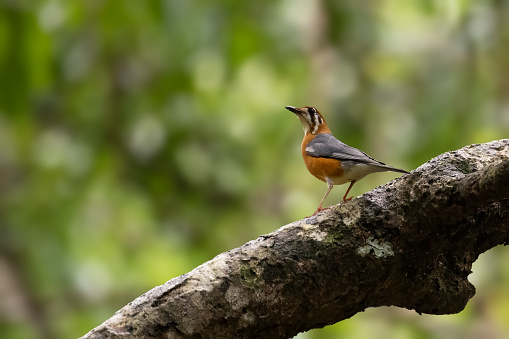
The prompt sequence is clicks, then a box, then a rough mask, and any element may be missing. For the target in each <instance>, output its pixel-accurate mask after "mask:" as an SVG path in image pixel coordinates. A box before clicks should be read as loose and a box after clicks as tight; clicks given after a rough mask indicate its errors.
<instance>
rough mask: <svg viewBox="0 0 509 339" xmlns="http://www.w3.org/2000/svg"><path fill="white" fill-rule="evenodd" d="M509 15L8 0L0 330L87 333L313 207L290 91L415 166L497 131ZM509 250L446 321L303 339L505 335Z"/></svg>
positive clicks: (470, 7)
mask: <svg viewBox="0 0 509 339" xmlns="http://www.w3.org/2000/svg"><path fill="white" fill-rule="evenodd" d="M508 25H509V2H507V1H500V0H498V1H497V0H493V1H488V0H486V1H471V0H448V1H441V0H434V1H424V0H421V1H404V0H381V1H355V0H345V1H333V0H314V1H311V0H309V1H306V0H300V1H290V0H278V1H251V2H244V1H185V0H180V1H179V0H173V1H172V0H168V1H133V0H131V1H98V0H92V1H83V2H81V1H63V0H46V1H43V0H40V1H14V0H2V1H0V79H1V81H0V232H1V233H0V234H1V237H0V337H2V338H72V337H78V336H80V335H83V334H85V333H86V332H87V331H88V330H90V329H91V328H93V327H94V326H96V325H98V324H100V323H101V322H103V321H104V320H106V319H107V318H108V317H110V316H111V315H112V314H113V313H114V311H115V310H117V309H119V308H120V307H122V306H123V305H125V304H126V303H127V302H129V301H130V300H132V299H134V298H135V297H137V296H138V295H140V294H142V293H143V292H145V291H147V290H148V289H150V288H152V287H154V286H155V285H158V284H163V283H164V282H165V281H166V280H168V279H170V278H172V277H175V276H178V275H180V274H183V273H185V272H187V271H189V270H191V269H192V268H193V267H195V266H197V265H199V264H201V263H202V262H204V261H206V260H208V259H210V258H212V257H213V256H214V255H216V254H218V253H221V252H223V251H226V250H228V249H231V248H234V247H237V246H240V245H241V244H243V243H245V242H247V241H248V240H251V239H253V238H255V237H257V236H258V235H260V234H263V233H268V232H270V231H272V230H274V229H276V228H278V227H280V226H282V225H284V224H286V223H288V222H291V221H293V220H296V219H300V218H302V217H304V216H306V215H308V214H310V213H312V212H313V211H314V210H315V209H316V206H317V204H318V202H319V200H320V198H321V196H322V194H323V193H324V191H325V188H326V187H325V184H323V183H321V182H319V181H317V180H316V179H314V178H313V177H312V176H311V175H309V174H308V173H307V171H306V169H305V167H304V164H303V163H302V159H301V158H300V142H301V137H302V130H301V127H300V124H299V122H298V121H297V119H295V117H294V116H293V115H292V114H290V113H289V112H288V111H286V110H285V109H284V108H283V107H284V106H286V105H294V106H304V105H313V106H316V107H318V108H319V109H320V110H321V111H322V113H323V114H324V115H325V118H326V119H327V121H328V123H329V125H330V127H331V129H332V130H333V132H334V133H335V135H336V136H337V137H338V138H339V139H341V140H343V141H344V142H346V143H348V144H351V145H352V146H355V147H358V148H361V149H363V150H365V151H366V152H368V153H369V154H371V155H372V156H374V157H375V158H377V159H380V160H382V161H384V162H387V163H388V164H390V165H393V166H396V167H401V168H405V169H408V170H410V169H413V168H415V167H417V166H418V165H420V164H421V163H423V162H425V161H426V160H428V159H430V158H432V157H434V156H436V155H438V154H440V153H442V152H445V151H448V150H453V149H457V148H460V147H462V146H465V145H467V144H471V143H477V142H488V141H491V140H494V139H499V138H503V137H508V131H509V95H508V91H509V49H508V48H509V47H508V46H509V26H508ZM394 177H395V175H394V174H390V173H386V174H376V175H373V176H371V177H368V178H366V179H364V180H363V181H362V182H360V183H359V184H357V185H356V186H355V187H354V189H353V191H352V192H353V194H355V195H359V194H362V193H363V192H366V191H368V190H370V189H372V188H374V187H376V186H377V185H380V184H383V183H385V182H387V181H388V180H390V179H391V178H394ZM344 189H346V187H341V186H340V187H336V188H335V189H334V190H333V191H332V194H331V195H330V198H328V199H327V203H328V204H333V203H337V202H338V201H339V199H340V197H341V196H342V194H343V192H344ZM504 260H505V261H507V260H509V253H508V251H507V250H505V251H504V249H496V250H492V251H490V252H489V253H487V254H485V255H483V256H482V257H481V259H480V260H479V261H478V262H477V263H476V266H475V267H474V272H475V273H474V274H473V275H472V280H473V281H475V283H476V286H477V287H478V295H477V296H476V297H474V299H473V300H472V301H471V302H470V303H469V306H468V307H467V309H466V310H465V311H464V312H462V313H461V314H459V315H454V316H441V317H431V316H418V315H416V314H415V313H414V312H411V311H406V310H402V309H397V308H394V309H393V308H380V309H370V310H368V311H366V312H365V313H363V314H361V315H357V316H355V317H354V318H353V319H350V320H347V321H344V322H341V323H339V324H337V325H334V326H330V327H327V328H325V329H322V330H314V331H310V332H308V333H304V334H301V335H299V338H337V337H355V338H372V337H374V336H376V337H377V338H428V337H430V336H431V337H435V338H480V337H490V338H502V337H507V336H509V325H508V322H507V319H509V306H507V305H508V304H509V290H508V289H507V287H504V283H505V284H507V282H509V269H508V268H507V266H504V265H503V264H502V263H503V262H504Z"/></svg>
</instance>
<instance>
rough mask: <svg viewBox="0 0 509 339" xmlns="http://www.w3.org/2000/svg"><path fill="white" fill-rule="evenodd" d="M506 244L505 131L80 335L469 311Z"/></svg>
mask: <svg viewBox="0 0 509 339" xmlns="http://www.w3.org/2000/svg"><path fill="white" fill-rule="evenodd" d="M508 241H509V139H504V140H499V141H493V142H490V143H487V144H481V145H471V146H467V147H465V148H462V149H460V150H457V151H454V152H448V153H444V154H442V155H440V156H438V157H436V158H434V159H432V160H430V161H428V162H427V163H425V164H424V165H422V166H420V167H419V168H417V169H416V170H414V171H412V172H411V173H410V174H408V175H404V176H402V177H400V178H397V179H395V180H393V181H391V182H390V183H388V184H386V185H383V186H381V187H378V188H376V189H375V190H373V191H371V192H368V193H366V194H364V195H362V196H361V197H358V198H356V199H354V200H352V201H348V202H344V203H341V204H339V205H336V206H334V207H332V208H331V209H329V210H326V211H324V212H322V213H320V214H318V215H317V216H316V217H311V218H306V219H304V220H299V221H296V222H294V223H291V224H289V225H286V226H284V227H282V228H280V229H278V230H276V231H274V232H272V233H270V234H267V235H263V236H260V237H259V238H258V239H256V240H253V241H250V242H248V243H246V244H245V245H243V246H241V247H239V248H236V249H233V250H231V251H228V252H225V253H222V254H220V255H218V256H217V257H215V258H214V259H212V260H210V261H208V262H206V263H204V264H203V265H201V266H199V267H197V268H195V269H194V270H192V271H191V272H189V273H187V274H184V275H182V276H180V277H177V278H174V279H171V280H170V281H168V282H167V283H166V284H164V285H162V286H158V287H155V288H154V289H152V290H150V291H149V292H147V293H145V294H144V295H142V296H140V297H139V298H137V299H136V300H134V301H133V302H131V303H129V304H128V305H127V306H125V307H124V308H122V309H121V310H119V311H118V312H117V313H116V314H115V315H114V316H113V317H111V318H110V319H109V320H107V321H106V322H104V323H103V324H102V325H100V326H98V327H97V328H95V329H93V330H92V331H90V332H89V333H88V334H86V335H85V336H84V337H83V338H154V337H157V338H159V337H161V338H289V337H292V336H294V335H295V334H297V333H299V332H302V331H306V330H309V329H312V328H318V327H323V326H325V325H329V324H333V323H336V322H338V321H341V320H344V319H347V318H349V317H351V316H353V315H354V314H356V313H357V312H360V311H362V310H364V309H366V308H367V307H377V306H383V305H396V306H400V307H404V308H408V309H413V310H415V311H417V312H420V313H430V314H447V313H457V312H460V311H461V310H463V308H464V307H465V305H466V303H467V302H468V300H469V299H470V298H471V297H472V296H473V295H474V293H475V288H474V286H472V284H470V283H469V281H468V279H467V277H468V275H469V274H470V273H471V267H472V263H473V262H474V261H475V260H476V259H477V257H478V256H479V255H480V254H481V253H483V252H485V251H486V250H488V249H490V248H492V247H494V246H497V245H499V244H507V243H508Z"/></svg>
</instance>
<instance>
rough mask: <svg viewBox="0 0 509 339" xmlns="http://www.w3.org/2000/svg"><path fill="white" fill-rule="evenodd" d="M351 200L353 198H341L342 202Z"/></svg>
mask: <svg viewBox="0 0 509 339" xmlns="http://www.w3.org/2000/svg"><path fill="white" fill-rule="evenodd" d="M352 199H353V197H350V198H346V197H345V198H343V201H350V200H352Z"/></svg>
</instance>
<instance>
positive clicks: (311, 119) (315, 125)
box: [285, 106, 330, 134]
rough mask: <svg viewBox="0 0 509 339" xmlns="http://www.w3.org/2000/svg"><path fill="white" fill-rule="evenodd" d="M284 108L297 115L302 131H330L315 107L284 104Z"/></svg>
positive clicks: (312, 132)
mask: <svg viewBox="0 0 509 339" xmlns="http://www.w3.org/2000/svg"><path fill="white" fill-rule="evenodd" d="M285 108H286V109H287V110H289V111H290V112H293V113H295V114H296V115H297V117H298V118H299V120H300V123H301V124H302V128H303V129H304V133H311V134H317V133H324V132H325V133H330V130H329V128H328V127H327V124H326V123H325V120H324V119H323V116H322V114H321V113H320V112H319V111H318V110H317V109H316V108H314V107H311V106H304V107H293V106H286V107H285Z"/></svg>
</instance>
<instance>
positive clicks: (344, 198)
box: [343, 180, 355, 201]
mask: <svg viewBox="0 0 509 339" xmlns="http://www.w3.org/2000/svg"><path fill="white" fill-rule="evenodd" d="M353 184H355V180H352V182H351V183H350V186H348V189H347V190H346V193H345V196H344V197H343V201H347V200H352V198H353V197H350V198H348V199H347V198H346V196H347V195H348V192H350V189H351V188H352V186H353Z"/></svg>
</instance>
